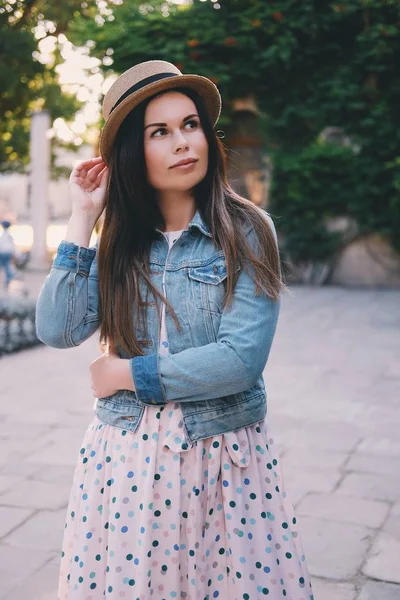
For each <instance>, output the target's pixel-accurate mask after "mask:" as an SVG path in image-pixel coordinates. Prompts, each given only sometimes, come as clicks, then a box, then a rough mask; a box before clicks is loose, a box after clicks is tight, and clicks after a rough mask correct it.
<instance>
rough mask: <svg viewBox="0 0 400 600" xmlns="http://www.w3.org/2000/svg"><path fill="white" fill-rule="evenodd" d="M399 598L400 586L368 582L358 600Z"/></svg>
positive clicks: (397, 599) (395, 599) (390, 599)
mask: <svg viewBox="0 0 400 600" xmlns="http://www.w3.org/2000/svg"><path fill="white" fill-rule="evenodd" d="M399 598H400V586H399V585H394V584H393V583H382V582H380V581H367V582H366V583H365V585H364V586H363V587H362V589H361V593H360V595H359V596H357V600H399ZM316 600H318V598H316ZM321 600H324V599H321ZM338 600H339V599H338Z"/></svg>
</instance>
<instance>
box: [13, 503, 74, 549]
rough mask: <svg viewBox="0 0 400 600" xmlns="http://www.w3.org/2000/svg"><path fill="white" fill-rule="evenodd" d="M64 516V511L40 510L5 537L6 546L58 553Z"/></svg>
mask: <svg viewBox="0 0 400 600" xmlns="http://www.w3.org/2000/svg"><path fill="white" fill-rule="evenodd" d="M14 510H15V509H14ZM65 516H66V509H61V510H58V511H50V510H40V511H38V512H37V513H36V514H34V515H33V516H32V517H31V518H30V519H29V520H28V521H26V522H25V523H24V524H22V525H20V527H18V528H17V529H15V530H14V531H13V532H12V533H11V534H10V535H8V536H7V544H9V545H10V546H13V547H16V548H25V549H31V550H43V551H46V552H59V550H60V548H61V544H62V536H63V532H64V521H65Z"/></svg>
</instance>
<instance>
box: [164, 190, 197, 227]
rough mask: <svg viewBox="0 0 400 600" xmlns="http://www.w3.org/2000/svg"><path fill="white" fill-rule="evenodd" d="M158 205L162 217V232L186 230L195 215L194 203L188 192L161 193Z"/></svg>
mask: <svg viewBox="0 0 400 600" xmlns="http://www.w3.org/2000/svg"><path fill="white" fill-rule="evenodd" d="M158 204H159V207H160V210H161V212H162V215H163V217H164V223H165V228H164V231H180V230H181V229H186V228H187V226H188V225H189V223H190V221H191V220H192V219H193V217H194V215H195V214H196V202H195V200H194V198H193V197H192V196H191V195H190V194H189V193H188V192H186V193H179V192H178V193H177V192H163V194H162V195H160V196H159V198H158Z"/></svg>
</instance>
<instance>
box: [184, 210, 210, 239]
mask: <svg viewBox="0 0 400 600" xmlns="http://www.w3.org/2000/svg"><path fill="white" fill-rule="evenodd" d="M194 227H197V229H199V230H200V231H201V232H202V233H204V235H208V237H211V233H210V230H209V229H208V227H207V225H206V223H205V221H204V220H203V218H202V216H201V214H200V211H199V209H197V210H196V213H195V215H194V217H193V219H192V220H191V221H190V223H189V225H188V229H193V228H194Z"/></svg>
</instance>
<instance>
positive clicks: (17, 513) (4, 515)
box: [0, 506, 34, 538]
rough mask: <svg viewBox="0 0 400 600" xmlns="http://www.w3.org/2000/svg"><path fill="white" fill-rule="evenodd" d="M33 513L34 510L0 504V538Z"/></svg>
mask: <svg viewBox="0 0 400 600" xmlns="http://www.w3.org/2000/svg"><path fill="white" fill-rule="evenodd" d="M33 514H34V510H32V509H28V508H18V507H14V506H12V507H10V506H0V538H3V537H5V536H6V535H7V534H8V533H10V531H12V530H13V529H15V528H16V527H18V526H19V525H21V524H22V523H23V522H24V521H26V520H27V519H29V517H31V516H32V515H33Z"/></svg>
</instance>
